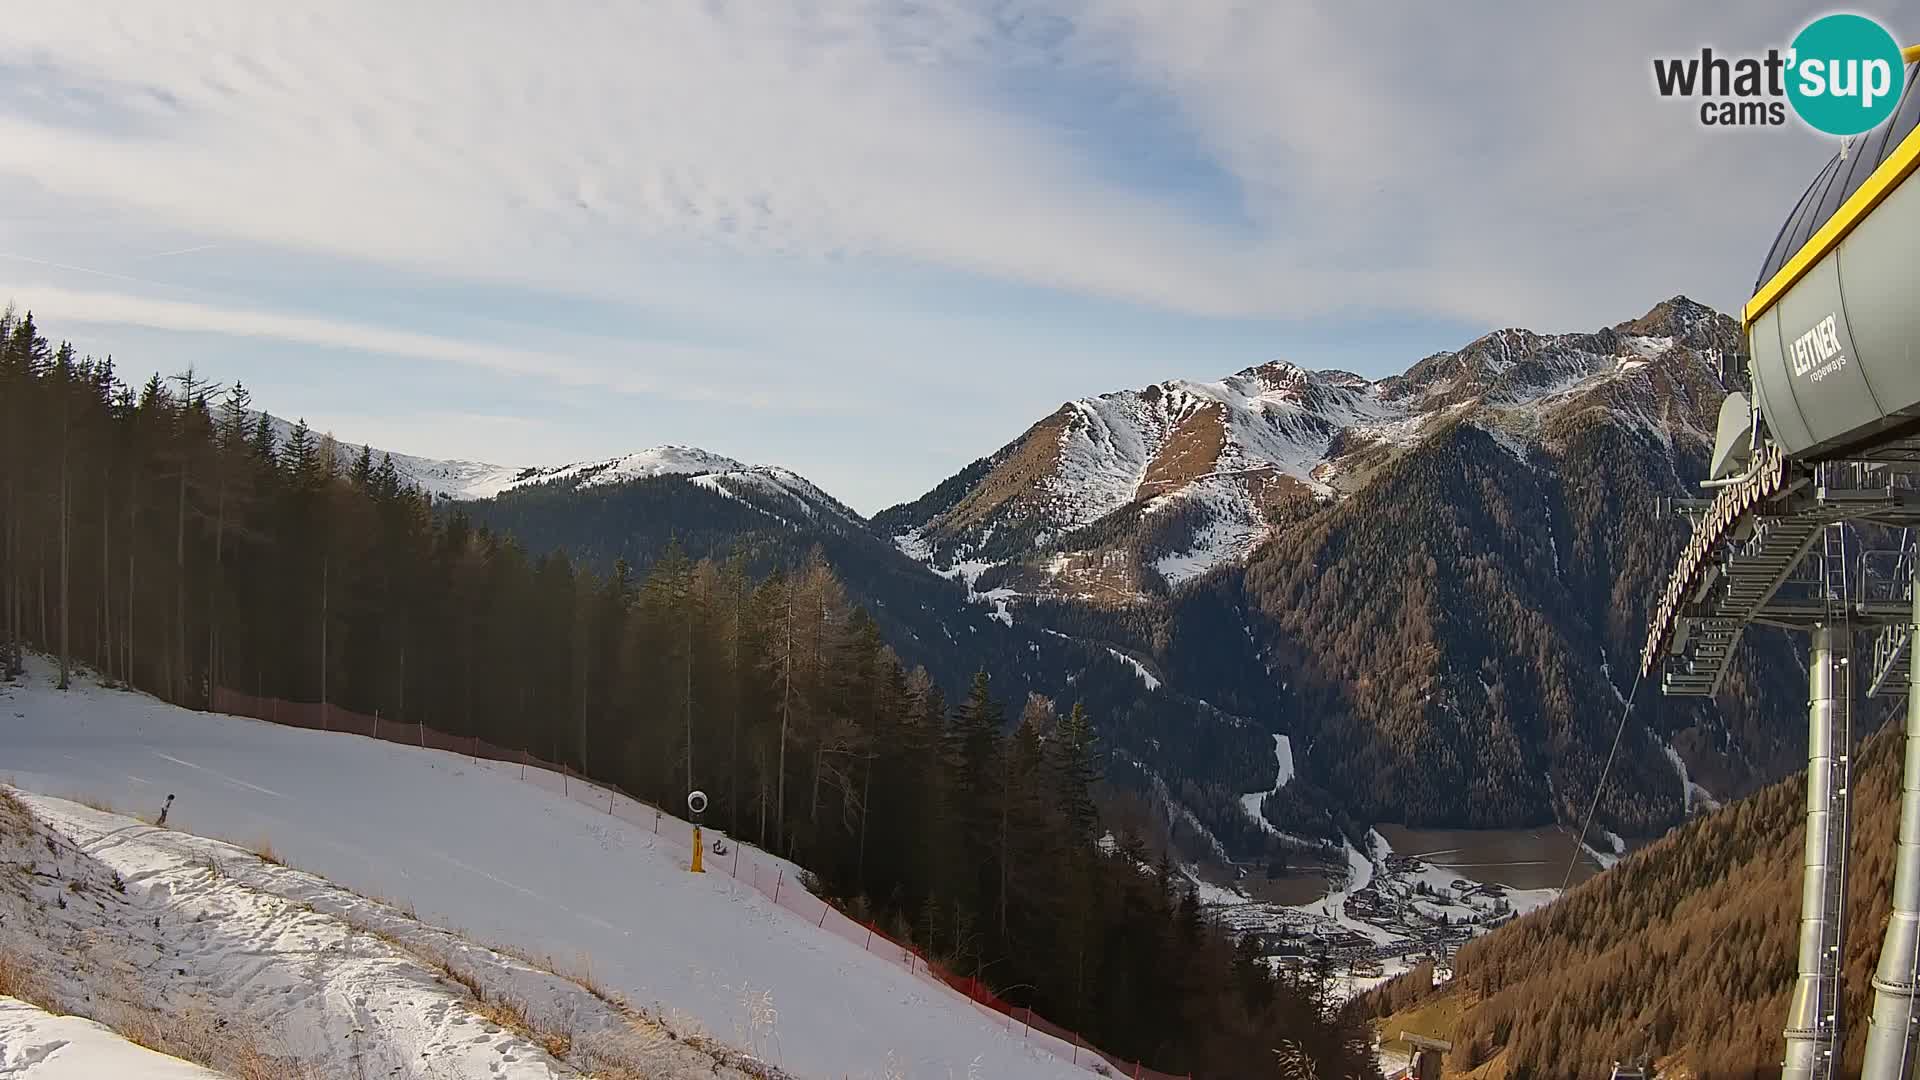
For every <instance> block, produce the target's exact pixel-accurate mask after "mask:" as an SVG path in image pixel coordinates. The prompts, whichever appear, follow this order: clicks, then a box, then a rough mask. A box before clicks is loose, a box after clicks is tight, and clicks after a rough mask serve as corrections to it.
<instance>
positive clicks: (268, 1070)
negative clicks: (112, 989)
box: [94, 987, 321, 1080]
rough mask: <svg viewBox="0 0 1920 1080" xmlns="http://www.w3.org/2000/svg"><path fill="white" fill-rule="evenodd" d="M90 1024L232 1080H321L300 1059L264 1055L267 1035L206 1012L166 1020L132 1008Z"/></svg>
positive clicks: (155, 1013)
mask: <svg viewBox="0 0 1920 1080" xmlns="http://www.w3.org/2000/svg"><path fill="white" fill-rule="evenodd" d="M126 989H134V988H131V987H129V988H126ZM94 1019H96V1020H99V1021H100V1022H101V1023H103V1024H106V1025H107V1026H108V1027H110V1028H112V1029H113V1030H115V1031H117V1032H119V1033H120V1037H121V1038H124V1039H126V1040H127V1041H128V1042H131V1043H135V1044H137V1045H140V1046H144V1047H146V1048H147V1049H149V1050H152V1051H154V1052H156V1053H161V1054H166V1055H167V1056H169V1057H176V1058H179V1059H180V1060H182V1061H191V1062H193V1063H194V1064H195V1065H204V1066H206V1067H207V1068H209V1069H212V1070H214V1071H215V1072H218V1073H220V1074H222V1075H224V1076H229V1077H232V1078H234V1080H321V1077H320V1076H319V1074H318V1073H315V1072H314V1071H313V1070H312V1069H311V1068H309V1067H308V1066H306V1065H305V1064H303V1063H302V1062H301V1061H300V1060H299V1059H297V1058H294V1057H291V1056H284V1055H277V1054H271V1053H268V1052H267V1051H266V1049H265V1046H267V1045H269V1044H270V1040H269V1039H268V1034H267V1033H266V1032H264V1031H260V1030H257V1029H255V1028H252V1027H249V1026H248V1025H247V1024H246V1023H245V1021H244V1020H240V1021H236V1020H234V1019H232V1018H230V1017H225V1016H217V1015H215V1014H214V1013H213V1012H211V1011H208V1010H201V1009H196V1010H192V1011H189V1012H186V1013H183V1014H180V1015H171V1016H170V1015H166V1014H163V1013H161V1012H159V1011H158V1010H156V1009H152V1008H146V1007H142V1006H139V1005H136V1004H133V1003H131V1002H130V1003H128V1004H125V1005H122V1006H121V1007H119V1008H118V1009H116V1010H113V1014H111V1015H108V1016H99V1017H95V1018H94Z"/></svg>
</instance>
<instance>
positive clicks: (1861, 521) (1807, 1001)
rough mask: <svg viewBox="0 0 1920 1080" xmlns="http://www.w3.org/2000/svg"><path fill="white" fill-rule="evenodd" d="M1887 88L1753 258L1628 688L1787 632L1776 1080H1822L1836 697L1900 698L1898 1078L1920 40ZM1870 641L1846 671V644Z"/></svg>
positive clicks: (1840, 964) (1916, 790)
mask: <svg viewBox="0 0 1920 1080" xmlns="http://www.w3.org/2000/svg"><path fill="white" fill-rule="evenodd" d="M1906 59H1907V61H1908V68H1907V78H1906V83H1905V87H1906V88H1905V91H1904V96H1903V98H1902V100H1901V102H1900V105H1899V107H1898V108H1897V109H1896V110H1895V112H1894V114H1893V116H1892V117H1891V118H1890V119H1889V120H1888V121H1887V122H1886V123H1885V124H1883V125H1881V126H1880V127H1879V128H1877V129H1875V130H1874V131H1872V132H1870V133H1868V134H1867V135H1864V136H1861V137H1859V138H1858V139H1856V140H1854V141H1852V142H1851V143H1850V144H1848V145H1845V146H1843V148H1842V149H1841V151H1840V152H1839V153H1838V154H1836V155H1835V156H1834V157H1833V159H1832V160H1831V161H1829V162H1828V163H1827V165H1826V167H1825V168H1824V169H1823V170H1821V172H1820V174H1819V176H1817V177H1816V178H1815V179H1814V181H1813V183H1812V184H1811V185H1810V186H1809V187H1808V188H1807V191H1806V193H1805V194H1804V195H1803V196H1802V197H1801V199H1800V201H1799V203H1798V204H1797V205H1796V206H1795V207H1794V208H1793V212H1792V213H1791V214H1790V215H1789V216H1788V218H1787V220H1786V222H1785V224H1784V225H1782V226H1781V228H1780V231H1779V234H1778V236H1777V238H1776V239H1775V241H1774V243H1773V247H1772V250H1771V251H1770V252H1769V253H1768V256H1767V260H1766V263H1765V265H1764V266H1763V267H1762V269H1761V273H1760V277H1759V281H1758V282H1757V283H1756V286H1755V292H1754V296H1753V298H1752V300H1751V301H1749V302H1748V304H1747V305H1746V309H1745V311H1744V313H1743V314H1744V319H1743V324H1744V328H1745V333H1746V337H1747V346H1748V353H1749V356H1750V368H1749V374H1750V376H1751V383H1752V387H1753V396H1752V398H1751V399H1749V398H1748V397H1747V396H1746V395H1744V394H1731V395H1729V396H1728V397H1727V399H1726V401H1725V402H1724V403H1723V405H1722V407H1721V411H1720V419H1719V425H1718V430H1717V432H1716V437H1715V440H1714V450H1713V458H1712V462H1711V465H1710V470H1709V475H1708V479H1707V481H1706V485H1705V487H1706V488H1707V490H1709V491H1710V492H1711V493H1712V495H1711V498H1700V499H1678V500H1672V509H1673V510H1675V511H1677V512H1680V513H1683V514H1685V515H1687V516H1688V517H1690V518H1691V519H1692V522H1693V533H1692V536H1691V538H1690V539H1689V540H1688V542H1687V545H1686V547H1685V549H1684V550H1683V551H1682V553H1681V555H1680V559H1679V562H1678V564H1677V565H1676V566H1675V567H1674V568H1673V570H1672V572H1671V574H1670V575H1669V577H1668V579H1667V582H1666V585H1665V588H1664V589H1663V591H1662V592H1661V594H1660V596H1659V597H1658V599H1657V600H1656V601H1655V604H1654V606H1653V609H1652V614H1651V626H1650V628H1649V630H1648V634H1647V640H1646V645H1645V648H1644V649H1643V651H1642V653H1641V658H1640V675H1641V678H1642V679H1643V680H1647V681H1652V680H1657V681H1658V682H1659V685H1660V688H1661V690H1662V691H1663V692H1664V693H1666V694H1670V695H1684V696H1711V695H1713V694H1714V693H1716V692H1717V691H1718V690H1719V688H1720V685H1721V682H1722V680H1723V679H1725V677H1726V673H1727V668H1728V665H1729V664H1730V663H1731V662H1732V659H1733V656H1734V653H1735V651H1736V650H1737V649H1738V647H1739V645H1740V640H1741V637H1742V635H1744V634H1745V632H1746V629H1747V627H1749V626H1752V625H1754V624H1762V625H1767V626H1774V627H1781V628H1785V629H1788V630H1792V631H1798V632H1805V633H1806V634H1807V635H1808V638H1809V646H1808V665H1807V669H1808V684H1809V685H1808V702H1809V704H1808V709H1807V833H1806V849H1805V857H1804V861H1803V872H1804V883H1803V887H1802V893H1801V916H1800V935H1799V957H1798V967H1797V972H1798V974H1797V977H1796V981H1795V985H1794V990H1793V996H1792V999H1791V1004H1790V1006H1789V1010H1788V1016H1787V1018H1786V1027H1785V1047H1786V1053H1785V1060H1784V1062H1783V1071H1782V1074H1781V1075H1782V1076H1783V1078H1784V1080H1825V1078H1828V1077H1837V1076H1840V1075H1842V1073H1843V1070H1842V1068H1841V1061H1840V1060H1839V1054H1840V1051H1841V1048H1842V1047H1843V1046H1844V1039H1843V1037H1842V1035H1843V1030H1844V1024H1845V1023H1846V1021H1847V1020H1848V1018H1847V1017H1845V1016H1844V1015H1843V1010H1842V1007H1841V1003H1842V980H1843V974H1844V972H1843V969H1844V960H1845V955H1846V948H1845V946H1846V941H1845V928H1846V911H1847V903H1848V895H1847V860H1848V854H1849V843H1850V827H1849V826H1850V821H1851V816H1850V812H1849V811H1850V807H1849V797H1850V789H1851V783H1850V756H1851V753H1852V747H1853V734H1854V733H1853V725H1852V709H1851V705H1852V702H1853V700H1854V698H1855V696H1856V690H1857V689H1858V688H1861V687H1864V689H1865V691H1866V692H1867V694H1869V695H1871V696H1875V697H1883V696H1891V695H1898V694H1904V695H1906V697H1907V710H1906V721H1905V754H1904V758H1903V760H1904V762H1905V775H1904V778H1903V781H1902V784H1901V806H1900V833H1899V841H1898V849H1897V852H1896V856H1895V862H1894V875H1895V876H1894V883H1893V913H1892V916H1891V918H1890V919H1889V921H1888V923H1887V928H1886V936H1885V938H1884V940H1883V942H1882V945H1881V951H1880V960H1879V966H1878V969H1877V971H1876V973H1875V975H1874V977H1873V991H1874V1001H1873V1008H1872V1016H1871V1019H1870V1028H1869V1031H1868V1035H1867V1044H1866V1056H1865V1059H1864V1061H1863V1062H1862V1063H1861V1066H1860V1072H1859V1075H1860V1076H1862V1077H1863V1078H1864V1080H1912V1078H1914V1077H1915V1076H1916V1075H1920V1002H1917V1001H1916V998H1917V997H1920V685H1916V683H1915V681H1914V679H1913V678H1912V671H1913V661H1912V652H1913V648H1914V646H1913V639H1914V632H1915V625H1916V624H1917V623H1920V587H1916V569H1917V568H1920V560H1916V555H1915V547H1916V543H1915V541H1916V537H1920V270H1916V258H1920V182H1910V178H1911V176H1912V174H1913V173H1914V172H1915V170H1916V166H1920V87H1917V86H1916V84H1917V83H1920V63H1917V62H1920V47H1917V48H1914V49H1909V50H1907V52H1906ZM1860 633H1868V634H1871V635H1872V646H1871V649H1870V651H1869V652H1867V653H1863V654H1862V655H1861V656H1860V657H1859V658H1858V662H1857V663H1856V658H1855V657H1854V656H1853V645H1854V640H1855V636H1856V635H1857V634H1860Z"/></svg>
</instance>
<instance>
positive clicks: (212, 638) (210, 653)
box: [207, 469, 227, 692]
mask: <svg viewBox="0 0 1920 1080" xmlns="http://www.w3.org/2000/svg"><path fill="white" fill-rule="evenodd" d="M215 506H216V507H217V508H218V509H216V510H215V511H214V516H213V574H212V577H211V578H210V579H209V580H208V582H207V688H208V690H209V692H211V690H212V688H213V687H215V686H218V685H219V683H220V668H219V651H220V629H219V628H220V586H221V585H222V584H224V583H225V581H226V562H225V560H226V548H227V543H226V541H227V479H226V475H225V472H224V469H223V471H222V474H221V477H220V496H219V498H218V499H216V500H215Z"/></svg>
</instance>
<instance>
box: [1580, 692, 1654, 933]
mask: <svg viewBox="0 0 1920 1080" xmlns="http://www.w3.org/2000/svg"><path fill="white" fill-rule="evenodd" d="M1645 677H1646V672H1645V671H1642V672H1641V673H1640V674H1638V675H1635V676H1634V677H1633V689H1631V690H1629V691H1627V696H1626V698H1625V699H1624V700H1625V701H1626V707H1625V708H1624V709H1622V710H1620V726H1619V727H1617V728H1615V729H1614V732H1613V747H1612V748H1611V749H1609V750H1608V751H1607V764H1606V765H1605V767H1603V768H1602V769H1601V770H1600V783H1599V784H1597V785H1595V787H1594V789H1593V805H1592V806H1589V807H1587V820H1586V821H1585V822H1584V823H1583V824H1582V825H1581V826H1580V835H1579V836H1576V837H1574V843H1573V852H1572V854H1570V855H1568V856H1567V872H1566V874H1565V876H1563V877H1562V878H1561V879H1560V894H1561V895H1562V896H1565V895H1566V892H1567V885H1568V884H1569V883H1570V882H1572V881H1573V868H1574V867H1575V866H1577V865H1578V864H1579V862H1580V848H1581V847H1582V846H1583V845H1584V844H1585V843H1586V842H1587V830H1588V829H1590V828H1592V827H1593V815H1594V813H1595V812H1596V811H1598V810H1599V809H1600V796H1601V795H1602V794H1604V793H1605V792H1606V790H1607V774H1608V773H1610V772H1612V771H1613V758H1614V755H1615V754H1617V753H1619V752H1620V736H1622V735H1624V734H1626V731H1627V717H1629V716H1632V715H1633V699H1634V698H1635V697H1636V696H1637V695H1638V694H1639V693H1640V680H1641V679H1643V678H1645Z"/></svg>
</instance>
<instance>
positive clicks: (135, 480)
mask: <svg viewBox="0 0 1920 1080" xmlns="http://www.w3.org/2000/svg"><path fill="white" fill-rule="evenodd" d="M139 528H140V470H139V469H137V468H134V469H130V470H129V476H128V478H127V665H126V680H127V685H128V686H132V685H133V680H134V671H133V639H134V634H135V627H134V622H133V589H134V582H136V581H138V580H139V579H138V578H136V577H134V575H133V559H134V555H135V553H136V552H137V551H138V549H139V547H140V545H139V544H137V543H135V542H134V538H135V536H137V535H138V533H139Z"/></svg>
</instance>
